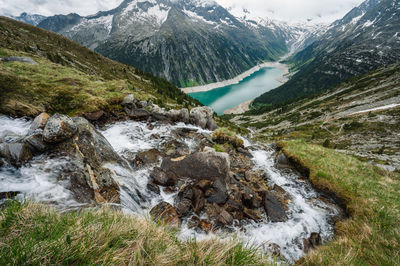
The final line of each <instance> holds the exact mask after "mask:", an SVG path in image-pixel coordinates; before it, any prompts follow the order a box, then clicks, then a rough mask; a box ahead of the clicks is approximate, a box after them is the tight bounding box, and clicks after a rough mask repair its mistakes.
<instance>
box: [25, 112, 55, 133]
mask: <svg viewBox="0 0 400 266" xmlns="http://www.w3.org/2000/svg"><path fill="white" fill-rule="evenodd" d="M49 119H50V115H49V114H48V113H41V114H40V115H38V116H37V117H36V118H35V119H34V120H33V122H32V124H31V127H30V128H29V131H30V132H33V131H35V130H37V129H44V127H45V126H46V124H47V121H49Z"/></svg>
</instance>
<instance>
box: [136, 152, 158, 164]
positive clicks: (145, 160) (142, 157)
mask: <svg viewBox="0 0 400 266" xmlns="http://www.w3.org/2000/svg"><path fill="white" fill-rule="evenodd" d="M160 157H161V153H160V152H159V151H158V150H157V149H151V150H148V151H144V152H140V153H138V154H137V155H136V157H135V165H136V166H137V167H140V166H148V165H152V164H157V163H158V162H159V159H160Z"/></svg>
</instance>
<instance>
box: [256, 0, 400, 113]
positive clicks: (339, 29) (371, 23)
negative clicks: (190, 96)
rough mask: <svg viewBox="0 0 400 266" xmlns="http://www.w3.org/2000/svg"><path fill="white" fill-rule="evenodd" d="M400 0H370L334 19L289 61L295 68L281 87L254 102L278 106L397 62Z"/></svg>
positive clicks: (399, 49) (398, 54) (399, 57)
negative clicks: (334, 20)
mask: <svg viewBox="0 0 400 266" xmlns="http://www.w3.org/2000/svg"><path fill="white" fill-rule="evenodd" d="M399 6H400V1H399V0H368V1H365V2H364V3H362V4H361V5H360V6H358V7H356V8H354V9H353V10H351V11H350V12H349V13H348V14H347V15H346V16H345V17H344V18H343V19H341V20H338V21H336V22H334V23H333V24H332V25H331V26H330V28H329V30H328V31H327V32H326V33H325V34H323V35H322V36H321V37H320V38H319V40H318V41H316V42H314V43H313V44H311V45H310V46H308V47H307V48H305V49H304V50H302V51H300V52H299V53H297V54H296V55H294V56H293V57H292V58H291V59H290V60H289V62H291V63H293V64H294V68H293V70H294V71H295V70H298V72H296V73H295V74H294V75H293V77H292V78H291V79H290V80H289V81H288V82H287V83H286V84H284V85H282V86H280V87H279V88H277V89H275V90H273V91H270V92H267V93H266V94H264V95H262V96H260V97H259V98H257V99H256V100H255V106H257V105H258V106H260V105H265V104H267V105H277V104H282V103H285V102H287V101H290V100H294V99H296V98H298V97H304V96H307V95H310V94H314V93H319V92H321V91H324V90H326V89H328V88H330V87H332V86H335V85H338V84H339V83H341V82H343V81H345V80H347V79H349V78H351V77H354V76H357V75H362V74H365V73H367V72H369V71H372V70H375V69H378V68H382V67H385V66H388V65H390V64H393V63H396V62H399V60H400V8H399Z"/></svg>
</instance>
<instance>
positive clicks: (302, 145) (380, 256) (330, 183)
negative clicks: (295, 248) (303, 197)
mask: <svg viewBox="0 0 400 266" xmlns="http://www.w3.org/2000/svg"><path fill="white" fill-rule="evenodd" d="M280 145H281V147H283V150H284V152H285V154H286V155H287V156H288V157H289V158H291V159H292V160H293V161H295V162H296V163H297V165H299V166H301V168H303V169H308V171H309V172H310V181H311V182H312V183H313V184H314V186H315V187H317V188H318V189H320V190H324V191H331V192H334V193H335V194H336V196H337V197H338V198H340V199H342V200H343V202H344V203H345V205H346V210H347V212H348V214H349V215H350V217H349V219H346V220H344V221H341V222H339V223H337V225H336V229H337V234H336V236H335V239H334V240H333V241H332V242H329V243H327V244H326V245H324V246H322V247H320V248H318V249H317V250H316V251H315V252H312V253H311V254H309V255H308V256H307V257H306V258H305V259H304V260H303V261H301V263H302V264H307V265H399V264H400V193H399V191H400V175H399V174H396V173H388V172H385V171H383V170H381V169H380V168H377V167H374V166H371V165H369V164H367V163H363V162H361V161H359V160H358V159H356V158H354V157H352V156H348V155H344V154H341V153H338V152H335V151H334V150H331V149H327V148H323V147H321V146H318V145H311V144H307V143H306V142H305V141H302V140H292V141H285V142H282V143H280Z"/></svg>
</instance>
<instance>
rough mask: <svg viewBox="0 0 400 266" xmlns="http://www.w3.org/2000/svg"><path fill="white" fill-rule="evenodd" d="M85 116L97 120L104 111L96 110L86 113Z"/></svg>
mask: <svg viewBox="0 0 400 266" xmlns="http://www.w3.org/2000/svg"><path fill="white" fill-rule="evenodd" d="M83 116H84V117H85V118H86V119H87V120H90V121H97V120H99V119H100V118H102V117H103V116H104V111H102V110H99V111H95V112H89V113H84V114H83Z"/></svg>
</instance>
